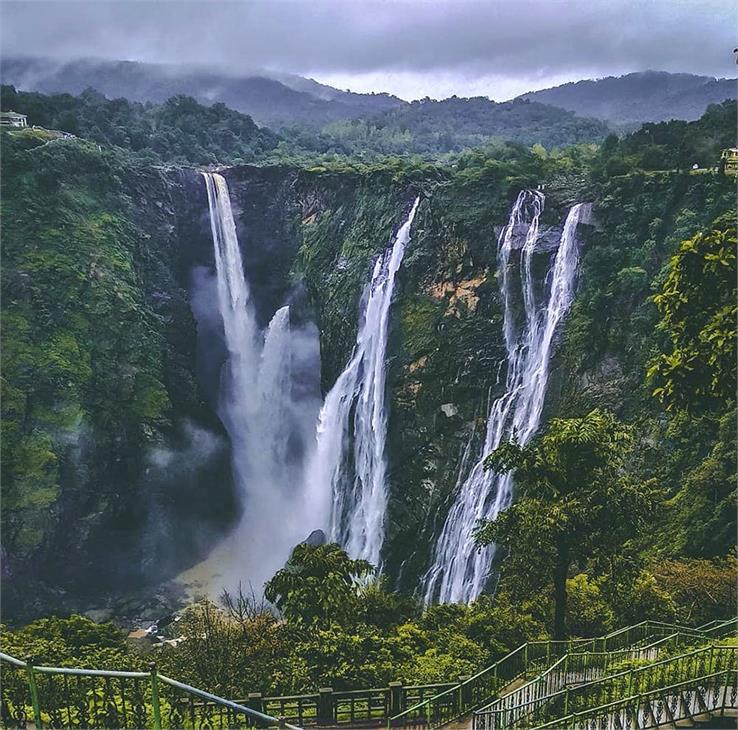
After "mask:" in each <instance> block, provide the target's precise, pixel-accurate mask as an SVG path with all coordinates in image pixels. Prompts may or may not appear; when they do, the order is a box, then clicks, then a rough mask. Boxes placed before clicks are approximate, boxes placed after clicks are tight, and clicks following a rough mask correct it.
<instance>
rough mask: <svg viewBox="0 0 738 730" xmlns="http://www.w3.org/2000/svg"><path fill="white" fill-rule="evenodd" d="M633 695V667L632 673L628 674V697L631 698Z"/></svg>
mask: <svg viewBox="0 0 738 730" xmlns="http://www.w3.org/2000/svg"><path fill="white" fill-rule="evenodd" d="M632 694H633V667H631V668H630V673H629V674H628V697H630V696H631V695H632Z"/></svg>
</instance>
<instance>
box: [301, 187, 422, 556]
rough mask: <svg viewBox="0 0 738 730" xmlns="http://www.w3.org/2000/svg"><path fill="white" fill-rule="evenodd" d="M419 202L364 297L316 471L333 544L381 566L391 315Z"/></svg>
mask: <svg viewBox="0 0 738 730" xmlns="http://www.w3.org/2000/svg"><path fill="white" fill-rule="evenodd" d="M419 202H420V198H417V199H416V200H415V202H414V203H413V206H412V208H411V209H410V212H409V213H408V215H407V218H406V219H405V221H404V222H403V224H402V226H401V227H400V229H399V230H398V231H397V234H396V236H395V238H394V241H393V243H392V245H391V246H389V247H388V248H387V249H386V250H385V251H384V252H383V253H382V254H380V256H379V258H378V259H377V261H376V263H375V265H374V268H373V271H372V277H371V280H370V282H369V284H368V286H367V290H366V292H365V294H364V307H363V312H362V317H361V321H360V324H359V330H358V334H357V336H356V344H355V346H354V350H353V353H352V355H351V358H350V360H349V362H348V364H347V365H346V368H345V369H344V371H343V372H342V373H341V375H340V376H339V377H338V379H337V380H336V383H335V384H334V386H333V388H332V389H331V390H330V392H329V393H328V395H327V396H326V399H325V403H324V404H323V408H322V409H321V412H320V417H319V422H318V436H317V449H316V452H315V458H314V461H313V464H312V467H311V469H310V473H309V478H308V481H309V484H310V490H309V495H310V501H311V503H312V505H313V507H312V508H311V509H312V510H314V511H316V514H318V515H321V516H322V518H323V524H328V525H329V534H328V539H329V540H331V541H332V542H338V543H340V544H341V545H342V546H343V547H344V549H345V550H346V551H347V552H348V553H349V555H351V557H353V558H363V559H365V560H368V561H369V562H371V563H372V564H374V565H379V563H380V552H381V548H382V543H383V541H384V521H385V514H386V511H387V502H388V496H389V495H388V485H387V479H386V469H387V465H386V460H385V441H386V437H387V409H386V404H385V379H386V362H385V361H386V354H387V334H388V323H389V310H390V304H391V302H392V293H393V291H394V286H395V278H396V275H397V271H398V269H399V268H400V264H401V263H402V257H403V255H404V253H405V247H406V246H407V244H408V242H409V241H410V228H411V226H412V223H413V219H414V218H415V212H416V211H417V208H418V204H419Z"/></svg>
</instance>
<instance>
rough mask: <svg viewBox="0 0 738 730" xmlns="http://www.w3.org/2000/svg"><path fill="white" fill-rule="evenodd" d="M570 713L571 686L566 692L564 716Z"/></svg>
mask: <svg viewBox="0 0 738 730" xmlns="http://www.w3.org/2000/svg"><path fill="white" fill-rule="evenodd" d="M568 714H569V688H568V687H567V688H566V691H565V692H564V717H566V716H567V715H568Z"/></svg>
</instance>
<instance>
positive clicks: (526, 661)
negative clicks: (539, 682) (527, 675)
mask: <svg viewBox="0 0 738 730" xmlns="http://www.w3.org/2000/svg"><path fill="white" fill-rule="evenodd" d="M523 655H524V657H525V658H524V659H523V661H524V662H525V671H526V672H527V671H528V642H527V641H526V642H525V651H524V652H523Z"/></svg>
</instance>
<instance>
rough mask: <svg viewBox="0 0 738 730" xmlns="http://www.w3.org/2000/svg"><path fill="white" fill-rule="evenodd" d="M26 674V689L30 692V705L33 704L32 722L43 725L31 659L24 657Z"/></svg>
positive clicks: (38, 726)
mask: <svg viewBox="0 0 738 730" xmlns="http://www.w3.org/2000/svg"><path fill="white" fill-rule="evenodd" d="M26 675H27V677H28V689H29V691H30V692H31V705H32V706H33V722H34V723H35V725H36V727H37V728H39V729H40V728H41V727H43V725H42V724H41V705H40V703H39V701H38V687H37V686H36V677H35V676H34V675H33V659H31V658H30V657H29V658H28V659H26Z"/></svg>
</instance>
